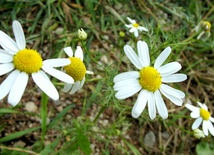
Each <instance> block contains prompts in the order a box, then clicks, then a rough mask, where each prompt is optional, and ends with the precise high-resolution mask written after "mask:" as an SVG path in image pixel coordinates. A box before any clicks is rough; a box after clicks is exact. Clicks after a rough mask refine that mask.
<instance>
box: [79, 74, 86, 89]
mask: <svg viewBox="0 0 214 155" xmlns="http://www.w3.org/2000/svg"><path fill="white" fill-rule="evenodd" d="M84 83H85V77H84V78H83V79H82V81H81V82H80V88H79V89H81V88H82V86H83V85H84Z"/></svg>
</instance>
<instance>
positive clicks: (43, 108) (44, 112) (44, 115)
mask: <svg viewBox="0 0 214 155" xmlns="http://www.w3.org/2000/svg"><path fill="white" fill-rule="evenodd" d="M47 103H48V96H47V95H46V94H45V93H42V106H41V119H42V142H44V139H45V134H46V129H47V128H46V121H47Z"/></svg>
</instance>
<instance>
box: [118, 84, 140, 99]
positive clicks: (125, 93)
mask: <svg viewBox="0 0 214 155" xmlns="http://www.w3.org/2000/svg"><path fill="white" fill-rule="evenodd" d="M141 88H142V87H141V86H134V87H131V88H126V89H123V90H120V91H118V92H117V93H116V94H115V97H116V98H117V99H125V98H128V97H130V96H132V95H134V94H136V93H137V92H138V91H139V90H140V89H141Z"/></svg>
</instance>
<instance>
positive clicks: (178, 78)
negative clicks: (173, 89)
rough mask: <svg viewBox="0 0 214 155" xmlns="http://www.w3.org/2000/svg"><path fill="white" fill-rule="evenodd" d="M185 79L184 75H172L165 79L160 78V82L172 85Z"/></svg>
mask: <svg viewBox="0 0 214 155" xmlns="http://www.w3.org/2000/svg"><path fill="white" fill-rule="evenodd" d="M186 79H187V76H186V75H185V74H172V75H169V76H166V77H162V82H165V83H172V82H182V81H185V80H186Z"/></svg>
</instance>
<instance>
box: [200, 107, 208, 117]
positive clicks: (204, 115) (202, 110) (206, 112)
mask: <svg viewBox="0 0 214 155" xmlns="http://www.w3.org/2000/svg"><path fill="white" fill-rule="evenodd" d="M200 116H201V117H202V118H203V120H209V118H210V113H209V111H207V110H205V109H203V108H201V109H200Z"/></svg>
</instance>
